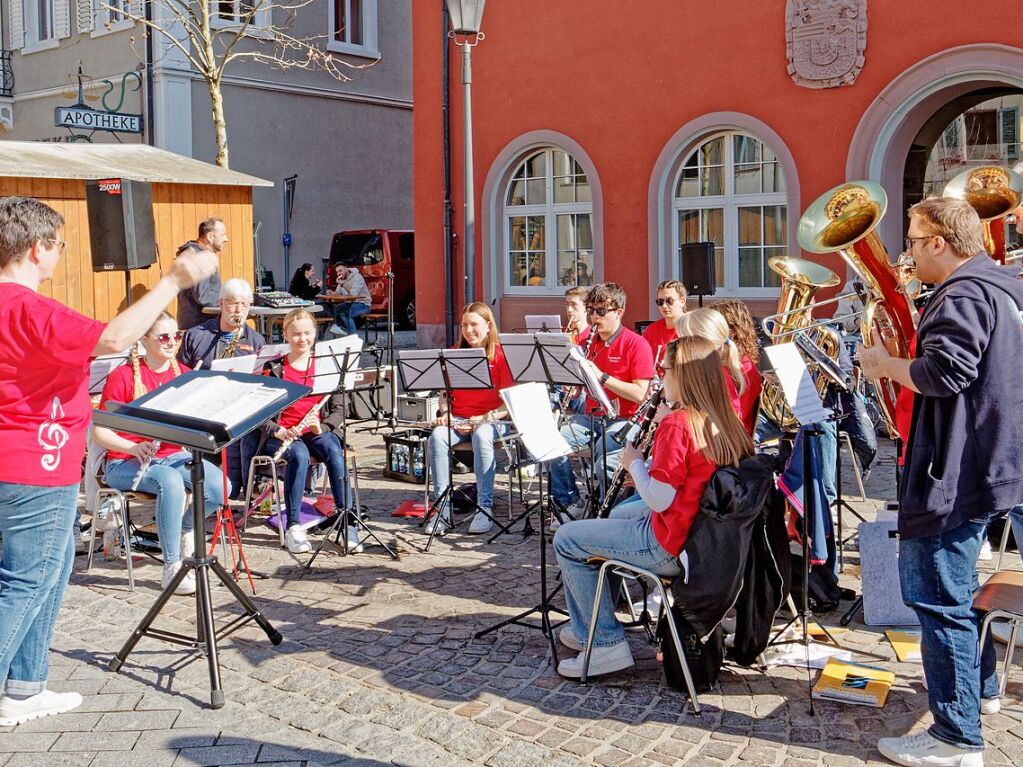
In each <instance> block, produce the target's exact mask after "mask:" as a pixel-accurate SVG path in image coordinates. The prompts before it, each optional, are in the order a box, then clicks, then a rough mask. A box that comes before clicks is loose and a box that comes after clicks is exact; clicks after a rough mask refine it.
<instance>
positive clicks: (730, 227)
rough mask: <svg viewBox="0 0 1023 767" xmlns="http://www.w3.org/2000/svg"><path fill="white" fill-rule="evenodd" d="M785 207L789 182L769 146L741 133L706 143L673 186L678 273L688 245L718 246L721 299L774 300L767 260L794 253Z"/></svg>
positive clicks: (774, 283) (729, 133) (718, 136)
mask: <svg viewBox="0 0 1023 767" xmlns="http://www.w3.org/2000/svg"><path fill="white" fill-rule="evenodd" d="M786 202H787V194H786V189H785V174H784V172H783V170H782V167H781V163H780V162H779V160H778V157H777V156H776V155H775V153H774V152H773V151H772V150H771V148H770V147H769V146H768V145H767V144H765V143H764V142H763V141H761V140H760V139H759V138H757V137H756V136H754V135H752V134H749V133H744V132H740V131H724V132H720V133H715V134H713V135H711V136H710V137H708V138H706V139H704V140H703V141H702V142H701V143H700V144H699V145H698V146H697V147H696V148H695V149H693V150H692V152H690V154H689V155H688V156H687V157H686V158H685V160H684V161H683V162H682V166H681V168H680V169H679V172H678V175H677V178H676V180H675V184H674V192H673V199H672V210H673V213H674V223H673V226H672V228H673V232H674V238H673V239H674V251H673V252H674V254H675V259H674V260H675V265H674V267H675V269H680V264H679V261H680V258H681V247H682V245H684V244H686V243H690V242H701V241H703V242H705V241H713V242H714V245H715V248H714V253H715V267H716V278H717V287H718V292H719V293H724V294H731V295H739V296H743V295H745V296H756V295H770V294H772V293H774V292H775V290H774V289H775V288H777V287H778V285H779V282H778V275H776V274H775V273H774V272H772V271H771V270H770V269H768V268H767V260H768V259H769V258H771V257H772V256H784V255H787V253H788V246H789V242H788V206H787V204H786Z"/></svg>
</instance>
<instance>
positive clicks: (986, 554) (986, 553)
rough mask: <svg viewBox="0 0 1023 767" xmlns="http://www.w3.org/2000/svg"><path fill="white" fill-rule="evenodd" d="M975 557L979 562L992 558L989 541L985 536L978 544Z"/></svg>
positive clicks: (988, 560)
mask: <svg viewBox="0 0 1023 767" xmlns="http://www.w3.org/2000/svg"><path fill="white" fill-rule="evenodd" d="M977 559H978V560H980V561H981V562H990V561H991V560H992V559H994V555H993V554H992V553H991V541H989V540H988V539H987V538H985V539H984V542H983V543H982V544H980V554H978V555H977Z"/></svg>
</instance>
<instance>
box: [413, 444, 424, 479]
mask: <svg viewBox="0 0 1023 767" xmlns="http://www.w3.org/2000/svg"><path fill="white" fill-rule="evenodd" d="M413 456H414V457H413V459H412V476H413V477H415V478H416V479H417V480H419V479H422V478H423V449H422V448H419V447H417V448H416V449H415V453H413Z"/></svg>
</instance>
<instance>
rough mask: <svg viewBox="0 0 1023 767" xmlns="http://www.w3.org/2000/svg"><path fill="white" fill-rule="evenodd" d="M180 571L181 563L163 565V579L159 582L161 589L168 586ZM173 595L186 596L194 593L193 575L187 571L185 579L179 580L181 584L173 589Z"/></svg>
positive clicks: (165, 563)
mask: <svg viewBox="0 0 1023 767" xmlns="http://www.w3.org/2000/svg"><path fill="white" fill-rule="evenodd" d="M180 569H181V562H171V563H170V564H168V563H167V562H164V563H163V579H162V581H161V583H162V585H163V588H167V587H168V586H170V583H171V581H172V580H174V576H175V575H177V574H178V570H180ZM174 593H175V594H179V595H181V596H187V595H189V594H194V593H195V573H193V572H191V571H189V572H188V573H186V574H185V577H184V578H182V579H181V583H179V584H178V587H177V588H176V589H174Z"/></svg>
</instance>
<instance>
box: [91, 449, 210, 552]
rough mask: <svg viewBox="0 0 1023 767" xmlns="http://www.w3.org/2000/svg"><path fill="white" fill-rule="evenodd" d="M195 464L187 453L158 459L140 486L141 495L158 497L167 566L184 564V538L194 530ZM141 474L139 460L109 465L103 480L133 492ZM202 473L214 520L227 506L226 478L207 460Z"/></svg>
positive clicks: (158, 521)
mask: <svg viewBox="0 0 1023 767" xmlns="http://www.w3.org/2000/svg"><path fill="white" fill-rule="evenodd" d="M191 460H192V454H191V453H189V452H188V451H186V450H182V451H181V452H179V453H174V454H173V455H169V456H167V457H166V458H157V459H154V460H153V462H152V463H150V464H149V468H148V469H146V473H145V474H143V475H142V479H141V481H140V482H139V486H138V489H139V491H141V492H143V493H151V494H152V495H155V496H156V534H157V536H158V537H159V539H160V550H161V551H163V561H164V562H165V563H166V564H173V563H174V562H179V561H180V560H181V536H182V534H184V533H187V532H188V531H189V530H191V529H192V514H191V513H190V512H189V510H188V507H187V505H186V503H185V501H186V498H185V493H186V492H191V490H192V470H191V469H190V468H189V467H188V463H189V461H191ZM138 470H139V460H138V458H128V459H126V460H122V461H109V462H108V463H107V470H106V474H105V475H104V477H103V480H104V481H105V482H106V483H107V484H108V485H110V487H113V488H116V489H118V490H129V489H131V483H132V481H133V480H134V479H135V474H136V473H137V472H138ZM202 470H203V497H204V499H205V501H206V508H205V511H206V516H207V517H212V516H213V515H214V514H216V513H217V508H218V507H219V506H223V505H224V475H223V473H222V472H221V471H220V468H219V467H218V466H217V465H216V464H214V463H211V462H210V461H207V460H203V462H202ZM228 492H230V487H228Z"/></svg>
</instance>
